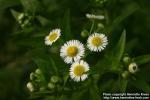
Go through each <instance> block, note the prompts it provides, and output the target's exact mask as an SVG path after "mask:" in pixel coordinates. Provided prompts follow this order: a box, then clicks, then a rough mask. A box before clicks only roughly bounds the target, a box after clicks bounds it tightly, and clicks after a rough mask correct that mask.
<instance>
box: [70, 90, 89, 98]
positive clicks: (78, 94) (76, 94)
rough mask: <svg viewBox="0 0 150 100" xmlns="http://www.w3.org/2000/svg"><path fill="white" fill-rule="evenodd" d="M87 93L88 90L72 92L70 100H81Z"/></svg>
mask: <svg viewBox="0 0 150 100" xmlns="http://www.w3.org/2000/svg"><path fill="white" fill-rule="evenodd" d="M87 91H88V88H87V89H83V90H81V91H76V92H74V93H73V95H72V99H71V100H82V99H83V97H84V95H85V93H86V92H87Z"/></svg>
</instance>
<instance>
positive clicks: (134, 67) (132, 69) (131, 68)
mask: <svg viewBox="0 0 150 100" xmlns="http://www.w3.org/2000/svg"><path fill="white" fill-rule="evenodd" d="M128 70H129V72H130V73H132V74H134V73H136V72H137V71H138V66H137V64H136V63H131V64H129V66H128Z"/></svg>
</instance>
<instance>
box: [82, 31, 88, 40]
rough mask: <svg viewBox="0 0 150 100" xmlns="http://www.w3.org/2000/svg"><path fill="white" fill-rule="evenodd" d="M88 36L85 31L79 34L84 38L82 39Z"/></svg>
mask: <svg viewBox="0 0 150 100" xmlns="http://www.w3.org/2000/svg"><path fill="white" fill-rule="evenodd" d="M88 34H89V32H88V31H87V30H83V31H82V32H81V36H82V37H84V38H85V37H87V36H88Z"/></svg>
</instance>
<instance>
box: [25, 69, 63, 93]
mask: <svg viewBox="0 0 150 100" xmlns="http://www.w3.org/2000/svg"><path fill="white" fill-rule="evenodd" d="M60 83H61V79H60V77H58V76H55V75H54V76H52V77H50V79H49V81H48V82H47V81H46V80H45V78H44V75H43V73H42V71H41V70H40V69H36V70H35V72H31V73H30V81H29V82H28V83H27V88H28V90H29V91H30V92H38V91H44V90H53V89H55V88H56V87H60Z"/></svg>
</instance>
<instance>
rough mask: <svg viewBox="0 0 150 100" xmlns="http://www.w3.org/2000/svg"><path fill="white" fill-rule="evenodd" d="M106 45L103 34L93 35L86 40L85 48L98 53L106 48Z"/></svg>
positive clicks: (106, 41)
mask: <svg viewBox="0 0 150 100" xmlns="http://www.w3.org/2000/svg"><path fill="white" fill-rule="evenodd" d="M107 44H108V40H107V37H106V36H105V35H104V34H99V33H94V34H92V35H90V36H89V38H88V40H87V47H88V48H89V49H90V50H91V51H95V52H100V51H102V50H104V49H105V48H106V46H107Z"/></svg>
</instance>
